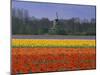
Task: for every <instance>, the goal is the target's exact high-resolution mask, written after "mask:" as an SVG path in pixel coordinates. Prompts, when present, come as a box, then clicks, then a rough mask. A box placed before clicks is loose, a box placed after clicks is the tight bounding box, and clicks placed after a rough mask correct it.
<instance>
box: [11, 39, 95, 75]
mask: <svg viewBox="0 0 100 75" xmlns="http://www.w3.org/2000/svg"><path fill="white" fill-rule="evenodd" d="M11 66H12V68H11V70H12V75H16V74H28V73H39V72H55V71H73V70H90V69H95V68H96V41H95V40H94V39H92V40H89V39H64V40H62V39H12V64H11Z"/></svg>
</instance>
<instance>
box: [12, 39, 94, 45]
mask: <svg viewBox="0 0 100 75" xmlns="http://www.w3.org/2000/svg"><path fill="white" fill-rule="evenodd" d="M95 46H96V43H95V40H47V39H46V40H45V39H41V40H38V39H37V40H36V39H35V40H34V39H12V47H95Z"/></svg>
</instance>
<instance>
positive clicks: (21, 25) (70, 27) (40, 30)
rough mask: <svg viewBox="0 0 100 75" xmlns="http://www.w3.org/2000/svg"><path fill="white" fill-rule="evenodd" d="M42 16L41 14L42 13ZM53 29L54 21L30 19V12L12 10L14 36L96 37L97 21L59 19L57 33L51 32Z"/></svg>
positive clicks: (92, 19) (73, 18) (74, 18)
mask: <svg viewBox="0 0 100 75" xmlns="http://www.w3.org/2000/svg"><path fill="white" fill-rule="evenodd" d="M40 14H41V13H40ZM33 15H34V14H33ZM52 27H53V20H49V19H48V18H45V17H44V18H41V19H38V18H36V17H35V16H32V17H30V16H29V12H28V10H25V9H15V8H13V9H12V34H13V35H16V34H25V35H26V34H30V35H45V34H56V35H95V34H96V20H95V18H91V21H88V20H87V19H84V20H83V21H80V18H78V17H72V18H70V19H59V20H58V22H57V25H56V31H55V32H54V33H51V32H50V29H51V28H52Z"/></svg>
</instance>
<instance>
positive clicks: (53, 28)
mask: <svg viewBox="0 0 100 75" xmlns="http://www.w3.org/2000/svg"><path fill="white" fill-rule="evenodd" d="M57 24H58V14H57V13H56V19H54V20H53V26H52V28H50V30H49V32H50V33H52V34H55V33H56V26H57Z"/></svg>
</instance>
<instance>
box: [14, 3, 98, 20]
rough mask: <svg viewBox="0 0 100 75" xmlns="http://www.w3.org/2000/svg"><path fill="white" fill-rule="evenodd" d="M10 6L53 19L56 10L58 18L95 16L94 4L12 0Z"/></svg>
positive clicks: (39, 16)
mask: <svg viewBox="0 0 100 75" xmlns="http://www.w3.org/2000/svg"><path fill="white" fill-rule="evenodd" d="M12 8H20V9H21V8H23V9H26V10H28V11H29V15H30V16H35V17H36V18H43V17H46V18H49V19H51V20H52V19H55V15H56V12H58V16H59V18H60V19H69V18H72V17H79V18H80V19H88V20H90V19H91V18H95V13H96V12H95V6H89V5H70V4H53V3H36V2H26V1H23V2H22V1H12Z"/></svg>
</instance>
